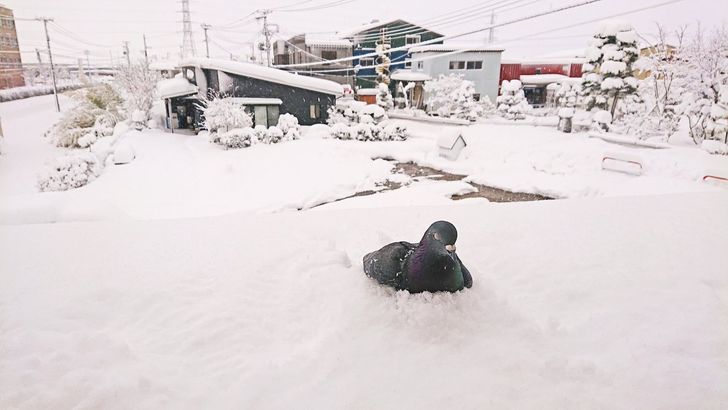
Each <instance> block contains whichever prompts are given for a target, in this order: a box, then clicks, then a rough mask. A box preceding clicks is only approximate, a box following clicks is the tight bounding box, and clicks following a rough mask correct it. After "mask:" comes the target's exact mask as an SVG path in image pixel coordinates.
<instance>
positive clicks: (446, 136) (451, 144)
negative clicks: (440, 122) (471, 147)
mask: <svg viewBox="0 0 728 410" xmlns="http://www.w3.org/2000/svg"><path fill="white" fill-rule="evenodd" d="M459 139H462V140H463V144H464V145H468V143H467V142H465V138H463V133H462V132H461V131H460V130H452V131H449V132H443V133H442V135H440V137H438V138H437V146H438V147H440V148H445V149H453V148H455V144H456V143H457V142H458V140H459Z"/></svg>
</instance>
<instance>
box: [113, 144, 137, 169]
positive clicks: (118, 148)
mask: <svg viewBox="0 0 728 410" xmlns="http://www.w3.org/2000/svg"><path fill="white" fill-rule="evenodd" d="M135 156H136V155H135V154H134V147H132V145H131V144H129V143H128V142H127V141H121V142H119V143H118V144H116V145H115V146H114V164H116V165H122V164H128V163H130V162H132V161H134V157H135Z"/></svg>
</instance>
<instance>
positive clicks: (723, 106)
mask: <svg viewBox="0 0 728 410" xmlns="http://www.w3.org/2000/svg"><path fill="white" fill-rule="evenodd" d="M725 69H726V71H728V66H727V67H725ZM706 131H707V133H708V137H709V138H710V139H713V140H719V141H723V142H724V143H728V85H721V86H720V88H719V91H718V101H717V102H716V103H715V104H713V107H712V108H711V109H710V117H709V118H708V125H707V127H706Z"/></svg>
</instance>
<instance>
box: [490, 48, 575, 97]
mask: <svg viewBox="0 0 728 410" xmlns="http://www.w3.org/2000/svg"><path fill="white" fill-rule="evenodd" d="M584 53H585V51H584V50H583V49H577V50H566V51H559V52H556V53H551V54H545V55H541V56H537V57H529V58H521V59H504V60H503V61H502V62H501V68H500V83H502V82H503V81H504V80H520V81H521V83H523V91H524V93H525V94H526V100H528V103H529V104H531V105H533V106H535V107H538V106H543V105H545V104H546V102H547V101H549V99H550V98H551V96H550V94H552V93H553V91H554V89H555V87H554V84H561V83H564V82H579V81H580V80H578V79H581V75H582V72H583V66H584V63H585V62H586V58H585V54H584Z"/></svg>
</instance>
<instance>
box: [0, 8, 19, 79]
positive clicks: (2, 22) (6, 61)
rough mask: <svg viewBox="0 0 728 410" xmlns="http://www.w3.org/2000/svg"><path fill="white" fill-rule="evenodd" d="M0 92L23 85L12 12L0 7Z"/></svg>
mask: <svg viewBox="0 0 728 410" xmlns="http://www.w3.org/2000/svg"><path fill="white" fill-rule="evenodd" d="M0 65H2V69H0V90H3V89H6V88H13V87H22V86H24V85H25V79H24V77H23V63H22V60H21V59H20V48H19V46H18V33H17V31H16V30H15V17H14V16H13V11H12V10H11V9H9V8H7V7H4V6H2V5H0Z"/></svg>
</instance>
